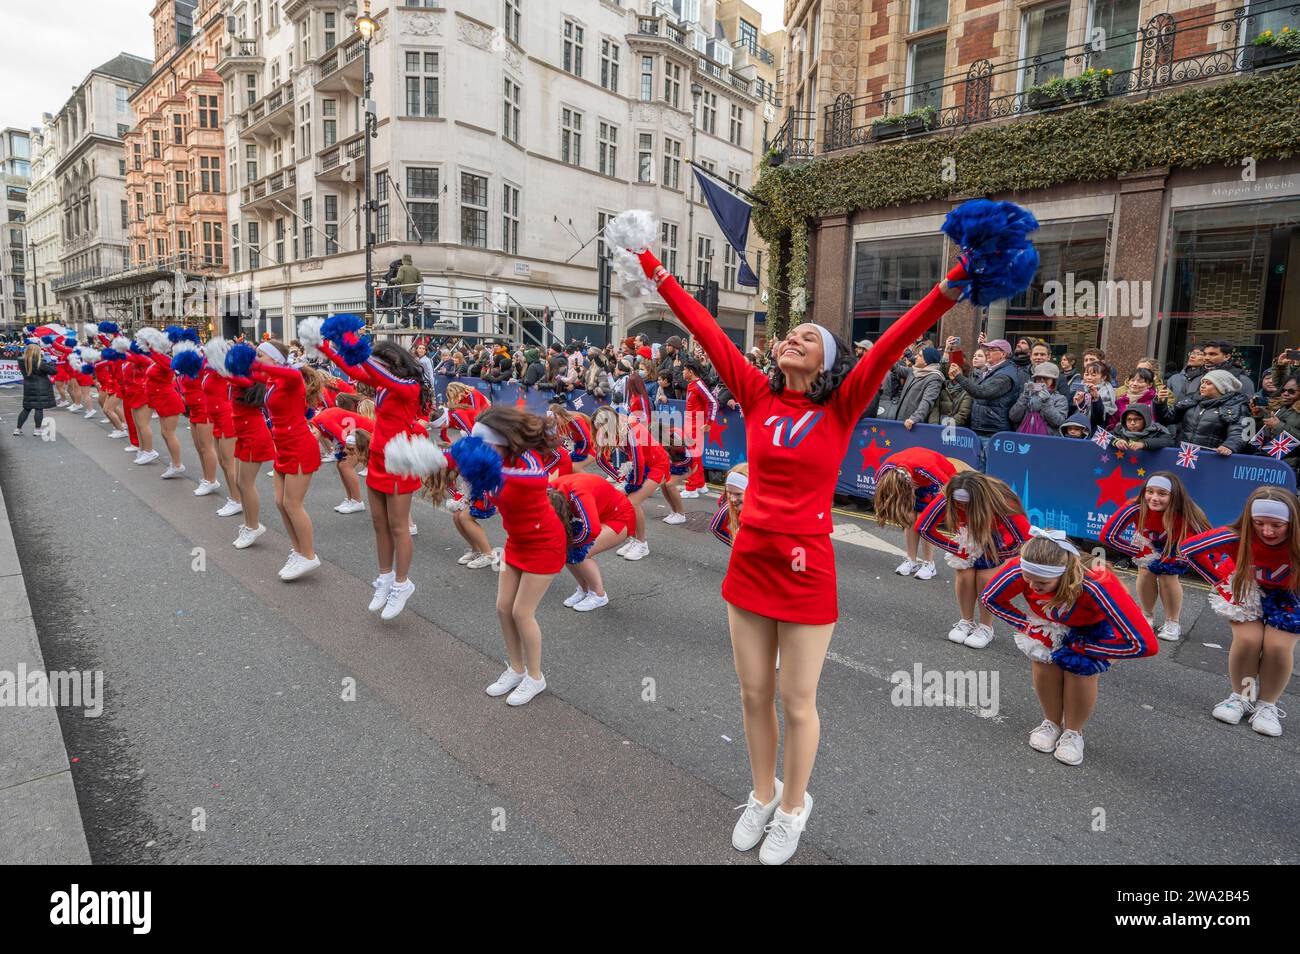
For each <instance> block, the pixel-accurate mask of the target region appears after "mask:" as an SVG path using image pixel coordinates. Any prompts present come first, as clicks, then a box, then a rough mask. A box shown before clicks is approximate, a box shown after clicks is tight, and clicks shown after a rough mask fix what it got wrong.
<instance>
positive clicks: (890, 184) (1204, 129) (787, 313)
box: [754, 66, 1300, 336]
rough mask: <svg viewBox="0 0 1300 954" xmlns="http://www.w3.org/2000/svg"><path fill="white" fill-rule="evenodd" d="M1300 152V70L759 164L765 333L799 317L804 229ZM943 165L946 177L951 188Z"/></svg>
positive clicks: (805, 255)
mask: <svg viewBox="0 0 1300 954" xmlns="http://www.w3.org/2000/svg"><path fill="white" fill-rule="evenodd" d="M1297 153H1300V66H1298V67H1291V68H1289V69H1286V70H1277V71H1274V72H1271V73H1269V74H1267V75H1262V76H1247V77H1241V78H1237V79H1228V80H1224V81H1222V82H1218V83H1213V84H1208V85H1203V86H1197V87H1194V88H1191V89H1184V90H1181V91H1178V92H1170V93H1165V94H1162V95H1158V96H1155V97H1153V98H1151V99H1146V100H1139V99H1128V100H1121V99H1117V100H1113V101H1110V102H1107V103H1104V104H1099V105H1093V106H1078V107H1075V108H1071V109H1064V110H1060V111H1058V112H1054V113H1048V114H1043V115H1039V116H1034V117H1032V118H1025V119H1018V120H1013V121H1011V122H1007V123H1001V124H989V125H985V126H980V127H977V128H974V129H972V130H970V131H969V132H965V133H959V134H954V135H947V136H945V135H938V136H926V137H924V138H921V139H917V140H914V141H911V142H906V143H900V144H899V145H895V146H883V147H878V148H869V149H864V150H858V151H856V152H846V153H843V154H839V155H835V154H832V155H830V156H825V157H821V158H818V159H814V160H812V161H809V162H805V163H787V164H785V165H782V166H778V167H775V168H773V167H765V168H764V170H763V173H762V176H761V178H760V179H759V182H758V185H757V186H755V190H754V191H755V193H756V194H757V195H758V196H759V197H760V198H761V199H763V201H764V203H766V204H758V205H755V207H754V225H755V227H756V228H757V229H758V231H759V234H760V235H762V236H763V238H764V239H766V240H767V242H768V245H769V247H770V249H771V254H770V256H769V259H768V263H769V264H768V269H769V271H768V286H769V289H770V295H771V300H770V301H769V302H768V334H769V336H776V335H780V334H783V333H784V331H785V328H786V327H787V323H788V322H789V320H790V318H791V317H794V318H799V317H800V311H799V310H797V309H796V307H795V306H797V305H799V304H800V302H801V299H802V298H803V297H804V296H799V295H794V294H792V293H793V292H794V291H795V290H796V289H802V288H804V287H805V286H806V283H807V280H808V273H807V267H808V231H809V224H810V221H811V220H813V219H817V218H820V217H822V216H826V215H843V214H848V213H852V212H853V211H855V210H857V209H875V208H882V207H885V206H891V205H902V204H906V203H911V202H923V201H927V200H931V199H943V198H947V197H949V196H954V195H993V194H996V193H1006V192H1018V191H1024V190H1029V189H1042V188H1046V187H1048V186H1054V185H1060V184H1063V183H1068V182H1082V181H1096V180H1099V179H1114V178H1116V177H1118V176H1120V175H1123V174H1125V173H1129V172H1136V171H1139V170H1142V169H1150V168H1155V167H1161V166H1169V167H1171V168H1183V169H1191V168H1196V167H1198V166H1211V165H1222V166H1230V167H1232V168H1234V169H1240V168H1241V162H1242V160H1243V159H1244V158H1246V157H1248V156H1249V157H1253V158H1254V159H1255V160H1256V161H1259V160H1263V159H1278V158H1286V157H1288V156H1292V155H1296V154H1297ZM945 166H946V167H947V168H949V169H951V170H952V173H955V175H953V174H952V173H950V174H949V175H948V176H947V180H945V177H944V175H943V172H944V169H945Z"/></svg>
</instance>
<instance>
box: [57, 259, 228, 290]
mask: <svg viewBox="0 0 1300 954" xmlns="http://www.w3.org/2000/svg"><path fill="white" fill-rule="evenodd" d="M224 271H225V263H224V262H222V261H219V260H216V259H210V258H207V257H205V256H203V255H200V254H198V253H197V252H181V253H180V254H178V255H166V256H161V257H153V258H146V259H144V260H143V261H137V262H135V263H134V264H132V263H130V262H127V263H126V264H125V265H123V266H122V267H121V268H118V269H105V268H99V269H94V270H93V275H92V276H91V277H89V278H88V279H87V278H82V279H76V280H75V281H73V284H82V285H88V286H91V287H96V288H104V287H108V286H111V285H124V284H128V283H130V282H134V281H138V280H140V279H141V278H145V277H147V276H151V275H160V274H170V273H173V272H182V273H185V274H204V273H211V272H224ZM74 278H75V277H74ZM62 281H64V279H56V280H55V281H54V282H52V283H51V287H52V288H54V289H55V290H56V291H57V290H58V289H59V287H60V285H59V282H62Z"/></svg>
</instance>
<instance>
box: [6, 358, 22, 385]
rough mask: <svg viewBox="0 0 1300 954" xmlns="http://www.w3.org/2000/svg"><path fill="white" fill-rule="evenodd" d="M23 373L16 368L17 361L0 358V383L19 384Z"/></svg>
mask: <svg viewBox="0 0 1300 954" xmlns="http://www.w3.org/2000/svg"><path fill="white" fill-rule="evenodd" d="M22 380H23V373H22V372H21V371H19V370H18V362H17V361H12V360H10V359H8V358H0V384H21V383H22Z"/></svg>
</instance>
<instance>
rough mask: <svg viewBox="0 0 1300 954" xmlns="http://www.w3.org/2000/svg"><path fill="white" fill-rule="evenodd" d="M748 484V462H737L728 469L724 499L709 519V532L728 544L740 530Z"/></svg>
mask: <svg viewBox="0 0 1300 954" xmlns="http://www.w3.org/2000/svg"><path fill="white" fill-rule="evenodd" d="M748 486H749V465H748V464H744V463H741V464H737V465H736V466H735V467H733V468H731V470H729V471H727V481H726V483H725V484H724V486H723V491H722V499H721V500H719V501H718V510H717V512H716V513H715V514H714V515H713V519H712V520H710V521H709V532H710V533H712V534H713V535H714V536H715V537H717V538H718V539H719V540H721V541H722V542H723V543H725V544H726V545H727V546H732V545H733V544H734V543H735V540H736V533H737V532H739V530H740V512H741V510H743V509H744V506H745V489H746V488H747V487H748Z"/></svg>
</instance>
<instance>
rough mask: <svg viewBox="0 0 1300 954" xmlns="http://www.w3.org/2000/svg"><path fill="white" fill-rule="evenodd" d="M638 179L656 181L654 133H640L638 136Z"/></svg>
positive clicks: (639, 180)
mask: <svg viewBox="0 0 1300 954" xmlns="http://www.w3.org/2000/svg"><path fill="white" fill-rule="evenodd" d="M636 181H637V182H654V181H655V137H654V133H638V134H637V137H636Z"/></svg>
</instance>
